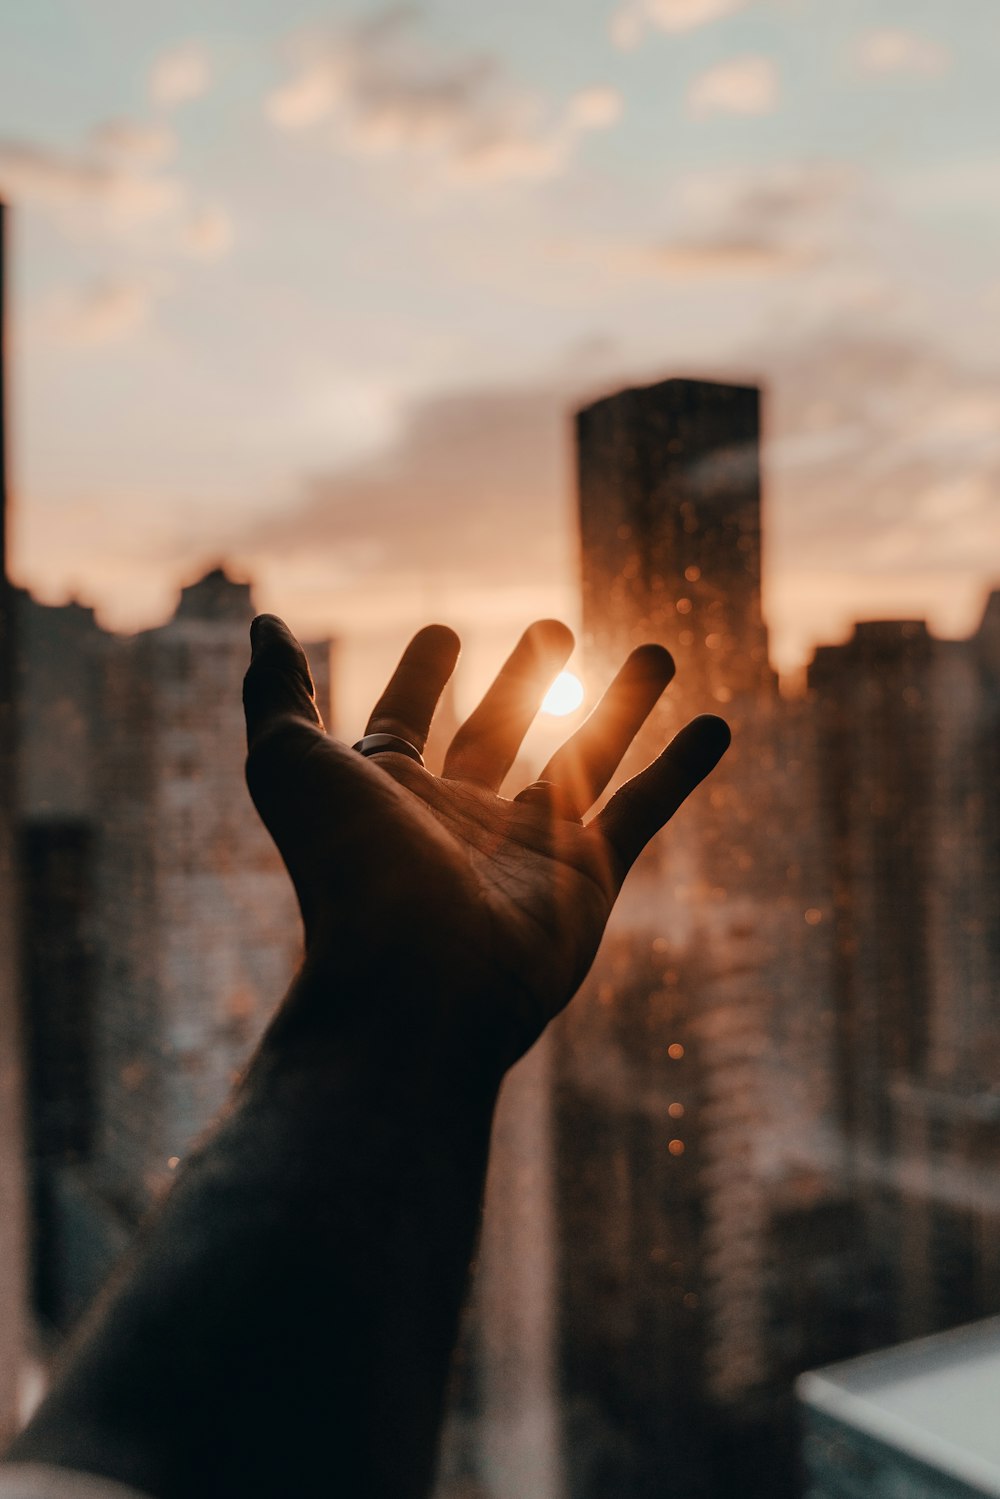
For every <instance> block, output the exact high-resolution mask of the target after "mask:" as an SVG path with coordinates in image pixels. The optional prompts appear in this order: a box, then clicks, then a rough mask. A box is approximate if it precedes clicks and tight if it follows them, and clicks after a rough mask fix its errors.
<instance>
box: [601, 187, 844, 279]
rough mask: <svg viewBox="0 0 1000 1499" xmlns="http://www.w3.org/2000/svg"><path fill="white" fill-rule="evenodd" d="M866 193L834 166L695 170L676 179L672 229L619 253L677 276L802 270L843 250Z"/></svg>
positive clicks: (635, 265)
mask: <svg viewBox="0 0 1000 1499" xmlns="http://www.w3.org/2000/svg"><path fill="white" fill-rule="evenodd" d="M859 197H860V186H859V183H858V181H857V180H856V178H855V177H854V175H853V174H852V173H851V172H850V171H848V170H845V169H842V168H839V167H834V166H827V165H812V164H809V163H804V164H793V165H787V166H783V167H770V168H764V169H761V170H758V171H744V172H740V173H733V172H728V171H724V172H702V173H692V174H690V175H689V176H687V177H686V178H683V179H681V180H680V182H678V183H677V184H676V186H675V189H674V199H675V202H676V205H677V210H676V223H675V226H674V228H673V230H672V232H671V233H669V234H668V235H666V236H664V238H663V239H661V240H660V241H658V242H657V243H654V244H652V245H644V246H638V247H637V246H631V247H626V248H624V249H621V248H619V250H618V252H617V258H618V259H619V262H620V264H621V265H622V267H623V269H625V270H627V271H635V270H643V271H645V272H646V273H649V274H654V275H662V276H668V277H671V278H678V279H702V278H712V277H716V278H717V277H724V276H728V277H732V276H738V277H746V276H754V277H759V276H774V275H781V274H786V273H789V272H793V271H798V270H801V269H803V268H804V267H807V266H814V265H816V264H818V263H819V262H821V261H825V260H828V259H831V258H833V257H834V256H835V255H836V253H837V251H838V249H839V246H840V242H841V240H842V239H843V237H844V224H845V222H847V221H853V216H854V213H855V209H856V205H857V200H858V198H859Z"/></svg>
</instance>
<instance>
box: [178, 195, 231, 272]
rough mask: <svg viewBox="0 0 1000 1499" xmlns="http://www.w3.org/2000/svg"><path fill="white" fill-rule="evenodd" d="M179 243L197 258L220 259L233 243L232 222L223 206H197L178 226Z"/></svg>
mask: <svg viewBox="0 0 1000 1499" xmlns="http://www.w3.org/2000/svg"><path fill="white" fill-rule="evenodd" d="M179 237H180V243H181V245H182V247H183V248H184V249H185V250H187V252H188V253H189V254H190V255H194V256H196V257H197V258H198V259H199V260H221V259H222V258H223V256H225V255H227V254H228V253H229V250H230V249H231V247H232V243H233V222H232V219H231V218H230V217H229V214H228V213H227V212H226V211H225V209H224V208H199V209H196V210H195V212H194V213H193V214H191V216H190V217H189V218H188V219H187V220H186V221H185V222H184V223H183V224H182V225H181V226H180V229H179Z"/></svg>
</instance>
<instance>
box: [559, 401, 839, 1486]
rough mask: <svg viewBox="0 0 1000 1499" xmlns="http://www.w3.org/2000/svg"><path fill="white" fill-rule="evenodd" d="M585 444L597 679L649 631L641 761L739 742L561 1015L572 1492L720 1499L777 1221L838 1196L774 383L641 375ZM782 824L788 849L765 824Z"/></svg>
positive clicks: (760, 1374) (761, 1340)
mask: <svg viewBox="0 0 1000 1499" xmlns="http://www.w3.org/2000/svg"><path fill="white" fill-rule="evenodd" d="M577 434H578V451H579V493H580V524H581V537H582V580H583V602H584V639H585V647H586V651H587V670H588V675H589V677H590V680H591V682H592V683H595V684H600V683H603V681H605V680H606V679H607V678H608V676H609V675H610V674H611V671H612V670H613V669H614V667H615V666H616V665H617V664H618V662H619V661H620V660H621V658H622V656H623V655H624V654H625V652H626V651H627V650H628V649H629V648H630V647H632V646H634V645H637V644H639V643H641V642H642V641H645V640H658V641H660V642H662V643H663V644H665V645H667V646H668V647H669V648H670V650H671V651H672V652H673V654H674V656H675V659H676V661H677V679H676V683H675V684H672V685H671V687H670V688H669V689H668V692H667V695H666V698H665V700H664V703H663V705H662V706H661V707H660V708H659V709H658V710H657V711H656V713H654V715H653V717H652V719H651V721H650V723H649V725H648V726H647V728H646V729H645V730H644V732H643V733H642V734H641V735H640V736H639V741H638V744H637V746H636V750H635V752H634V753H633V754H632V755H631V756H630V760H629V763H628V765H627V767H626V769H627V770H628V771H634V770H635V769H637V768H638V766H639V764H640V763H641V762H643V761H645V760H648V759H649V758H651V757H652V755H653V754H655V753H656V752H657V751H658V749H659V748H661V747H662V745H663V743H664V741H665V740H666V739H667V738H669V737H670V735H671V734H672V733H673V732H674V731H675V730H676V729H677V727H679V726H680V724H681V723H682V722H683V721H685V720H686V719H688V718H689V717H691V716H692V715H693V714H694V713H697V712H704V711H718V712H722V713H724V714H725V716H726V717H727V718H728V719H729V721H730V723H731V724H732V727H733V731H734V745H733V749H732V751H731V752H730V754H729V755H728V756H727V757H726V760H725V761H724V762H723V765H722V767H721V769H720V772H718V773H716V774H715V775H714V776H713V778H712V781H711V783H710V784H709V785H708V786H706V787H704V788H702V789H701V790H700V791H699V792H697V793H696V794H695V797H694V798H693V800H692V802H691V804H690V805H689V806H687V807H685V808H684V809H683V810H682V811H681V812H680V813H679V814H678V817H677V820H676V823H675V824H674V825H673V826H671V827H670V828H669V829H668V831H667V833H666V834H664V835H662V836H661V838H660V839H658V840H657V842H656V843H655V845H654V846H653V847H652V848H651V849H650V850H648V851H647V853H646V854H645V855H644V856H643V857H642V858H641V859H640V861H639V864H638V866H637V868H636V870H635V871H634V872H633V874H632V876H631V877H630V882H629V884H628V885H627V886H626V889H625V892H624V894H623V896H622V899H621V902H620V905H619V907H618V909H616V912H615V915H614V917H613V918H612V924H611V926H610V928H609V931H608V934H607V936H606V938H605V943H604V946H603V947H602V951H601V954H600V955H599V958H598V961H597V964H596V965H595V969H594V972H593V974H592V975H591V978H590V980H589V981H588V984H587V985H586V987H585V990H584V992H583V993H582V994H581V996H580V997H579V998H578V999H577V1001H576V1002H575V1004H574V1005H573V1006H572V1007H571V1008H570V1010H569V1011H568V1012H567V1014H566V1015H565V1016H564V1017H562V1019H561V1020H560V1021H559V1023H558V1033H557V1034H558V1046H557V1063H556V1076H557V1082H556V1119H557V1136H556V1138H557V1152H558V1154H557V1160H558V1168H557V1175H558V1215H557V1216H558V1221H559V1225H560V1244H559V1260H560V1266H561V1271H562V1285H561V1296H562V1302H561V1308H560V1310H561V1318H560V1327H559V1337H560V1343H561V1348H562V1380H563V1387H564V1392H565V1398H566V1402H567V1422H568V1429H569V1438H568V1441H567V1454H568V1461H569V1463H570V1464H571V1466H572V1474H571V1492H572V1493H573V1495H574V1499H591V1496H593V1499H597V1496H600V1495H605V1494H607V1493H627V1494H629V1495H630V1496H632V1499H646V1496H649V1499H653V1496H659V1495H661V1494H662V1492H663V1490H664V1486H665V1485H666V1484H667V1483H668V1482H669V1483H670V1484H671V1485H672V1486H673V1487H674V1488H675V1490H676V1492H678V1493H683V1494H685V1495H686V1496H687V1495H690V1496H692V1499H694V1496H697V1495H701V1494H705V1495H708V1494H713V1495H717V1494H719V1493H721V1492H726V1490H725V1489H724V1488H722V1487H720V1484H721V1483H722V1482H723V1473H724V1470H725V1467H726V1462H727V1459H728V1457H729V1456H730V1455H731V1454H733V1453H737V1452H738V1453H739V1454H740V1456H739V1457H738V1459H734V1460H735V1461H738V1463H739V1465H740V1466H741V1468H742V1474H743V1479H742V1481H743V1482H744V1484H745V1488H744V1492H746V1493H750V1492H754V1489H753V1480H752V1475H751V1473H750V1471H749V1470H748V1468H747V1466H746V1464H747V1453H748V1451H749V1450H750V1446H748V1443H752V1440H753V1439H754V1436H753V1434H754V1432H755V1429H756V1428H755V1422H757V1418H758V1416H759V1412H760V1409H761V1406H762V1404H763V1405H766V1403H767V1400H768V1398H769V1396H770V1394H771V1393H772V1392H773V1389H774V1383H775V1366H776V1362H777V1361H778V1360H777V1359H776V1354H775V1348H776V1339H775V1335H774V1329H775V1323H776V1322H777V1323H778V1324H779V1325H780V1323H781V1321H782V1319H783V1318H787V1308H786V1307H784V1306H783V1305H782V1304H781V1301H780V1292H779V1293H777V1295H776V1292H775V1287H776V1276H775V1274H774V1267H773V1263H772V1255H773V1247H774V1235H773V1231H772V1218H773V1217H774V1216H775V1215H778V1216H780V1214H781V1213H782V1211H785V1210H787V1209H794V1208H795V1207H796V1206H801V1205H802V1202H803V1201H810V1202H811V1201H812V1198H813V1197H814V1196H815V1195H816V1194H817V1193H821V1192H822V1190H823V1188H822V1187H821V1186H820V1185H818V1184H817V1182H816V1173H815V1160H816V1158H817V1156H818V1155H819V1154H821V1137H822V1133H823V1127H824V1122H825V1121H824V1086H825V1075H826V1067H825V1064H824V1061H823V1052H824V1040H823V1027H822V1013H823V1011H824V1008H825V1007H826V1003H827V996H826V994H825V992H824V987H823V982H822V974H823V971H824V961H823V960H824V953H825V941H826V939H825V932H824V931H823V930H822V922H821V917H822V910H821V901H820V897H819V894H818V893H817V892H818V889H819V884H820V872H819V870H818V867H817V865H816V861H815V857H814V855H815V850H814V849H813V848H812V847H811V845H810V841H809V839H810V835H809V832H808V830H807V829H805V828H803V826H802V820H801V818H800V817H798V816H797V812H798V810H799V809H800V808H801V806H802V804H803V801H804V800H806V799H807V798H808V796H809V794H810V792H809V788H808V784H807V783H808V777H809V774H810V766H811V761H810V757H809V755H808V753H807V745H806V738H807V734H808V730H807V726H806V725H805V723H804V722H803V720H802V719H801V718H800V717H799V716H798V715H796V713H795V712H793V711H789V710H787V709H786V708H785V707H784V705H783V704H782V703H781V701H780V699H779V698H778V695H777V691H776V683H775V679H774V676H773V674H772V672H771V670H770V667H769V664H768V656H767V637H766V632H765V628H764V624H763V621H762V616H761V601H760V544H761V511H760V472H759V393H758V392H757V391H756V390H755V389H752V388H747V387H738V386H725V385H714V384H709V383H706V382H697V381H681V380H672V381H667V382H665V383H663V384H660V385H655V386H652V387H649V388H648V389H644V390H627V391H623V392H622V393H621V394H620V395H617V396H613V397H611V398H609V399H607V400H604V401H600V402H598V403H597V404H596V405H595V406H592V407H589V408H587V409H586V410H584V411H582V412H581V413H580V414H579V416H578V418H577ZM789 821H791V822H792V823H793V825H794V826H795V827H796V831H797V840H796V841H797V847H796V850H795V853H794V854H791V853H790V852H789V850H788V848H787V847H786V846H785V845H783V844H782V843H781V842H780V841H779V840H776V839H775V837H774V830H775V828H776V826H778V825H779V824H781V823H788V822H789ZM810 979H812V982H810ZM804 999H805V1004H804V1003H803V1000H804ZM806 1009H808V1011H809V1014H808V1016H807V1015H806V1014H805V1013H804V1011H805V1010H806ZM814 1021H815V1022H816V1023H813V1022H814ZM796 1072H797V1073H798V1079H797V1081H796V1080H795V1079H796ZM807 1079H808V1081H807ZM792 1121H794V1128H792V1129H789V1124H790V1123H791V1122H792ZM598 1204H599V1205H600V1206H599V1207H598V1206H597V1205H598ZM758 1424H759V1422H758ZM748 1432H749V1433H750V1436H749V1437H748V1435H747V1433H748ZM769 1465H770V1467H771V1470H772V1471H771V1472H770V1475H769V1477H768V1479H767V1482H769V1483H770V1484H771V1489H770V1492H772V1493H777V1492H779V1491H780V1476H776V1474H775V1472H774V1471H773V1463H770V1460H769ZM762 1482H763V1479H762ZM765 1491H767V1490H766V1489H765V1488H763V1487H762V1489H761V1492H765Z"/></svg>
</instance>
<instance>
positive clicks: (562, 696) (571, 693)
mask: <svg viewBox="0 0 1000 1499" xmlns="http://www.w3.org/2000/svg"><path fill="white" fill-rule="evenodd" d="M582 702H583V683H582V682H581V681H580V678H579V677H575V676H574V675H573V673H572V672H571V671H561V672H560V673H559V675H558V676H557V677H556V679H555V681H554V682H553V683H552V686H551V687H550V688H549V690H548V692H547V693H546V694H545V697H544V699H543V701H542V712H543V713H551V715H552V717H553V718H564V717H565V716H566V714H567V713H574V712H575V711H576V709H577V708H579V706H580V704H581V703H582Z"/></svg>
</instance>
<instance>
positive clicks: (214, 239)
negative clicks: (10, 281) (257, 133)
mask: <svg viewBox="0 0 1000 1499" xmlns="http://www.w3.org/2000/svg"><path fill="white" fill-rule="evenodd" d="M147 135H148V138H147ZM166 135H167V137H168V138H169V139H172V137H170V133H169V132H166ZM156 138H157V136H156V133H150V132H147V130H146V127H139V126H132V125H131V124H128V123H126V122H122V121H118V122H116V123H115V124H114V125H113V126H102V127H100V128H99V129H98V130H97V131H96V132H95V136H94V139H95V143H96V144H97V146H98V147H99V148H100V149H99V150H95V151H92V152H91V153H90V154H88V155H74V154H72V153H70V152H62V151H55V150H52V149H50V148H48V147H41V146H35V145H32V144H29V143H28V142H25V141H9V140H8V141H4V140H0V195H2V196H3V197H5V198H7V199H8V200H10V201H11V202H14V203H18V204H25V205H32V206H35V207H38V208H41V209H44V210H46V211H47V212H48V213H49V214H50V215H51V216H53V217H54V218H55V219H56V221H57V223H58V224H59V225H60V227H62V228H64V229H67V230H69V231H70V232H76V233H78V232H80V231H81V230H82V231H84V232H88V233H93V232H94V231H95V230H96V231H97V232H98V233H101V234H104V235H106V236H108V237H109V238H112V239H125V240H132V239H134V238H135V236H136V235H137V234H139V235H141V234H142V233H144V232H147V231H150V230H155V231H156V240H155V249H156V251H157V252H158V253H162V252H164V251H166V252H168V253H171V252H172V253H175V254H182V255H194V256H197V257H198V258H201V259H219V258H220V257H221V256H222V255H224V254H225V253H226V252H227V251H228V250H229V248H230V247H231V244H232V239H233V230H232V224H231V222H230V219H229V217H228V215H227V214H226V213H225V211H224V210H223V209H222V208H219V207H206V206H199V205H196V204H192V202H191V195H190V192H189V190H188V188H187V186H186V184H185V183H184V182H183V181H182V180H181V179H180V178H179V177H177V176H173V175H164V174H163V173H162V172H160V171H159V170H158V169H157V168H158V164H159V161H160V159H161V156H158V155H157V153H156V152H155V151H154V150H153V143H154V141H155V140H156ZM161 144H163V143H161Z"/></svg>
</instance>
